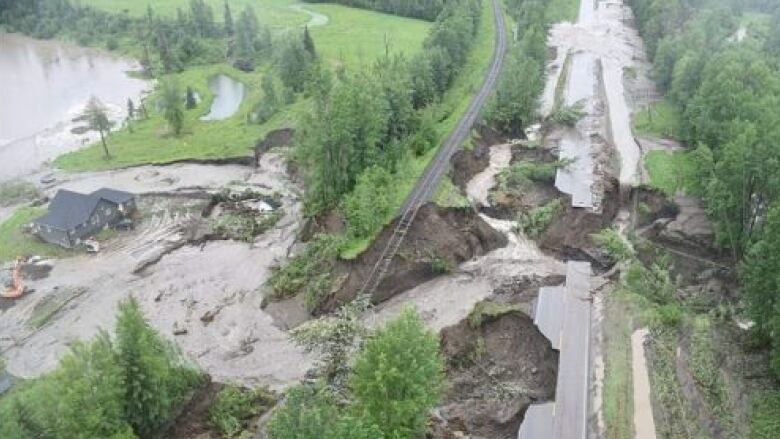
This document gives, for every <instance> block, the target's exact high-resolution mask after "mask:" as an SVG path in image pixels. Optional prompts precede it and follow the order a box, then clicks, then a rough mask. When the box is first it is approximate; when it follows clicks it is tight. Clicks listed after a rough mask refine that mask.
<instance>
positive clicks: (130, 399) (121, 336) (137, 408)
mask: <svg viewBox="0 0 780 439" xmlns="http://www.w3.org/2000/svg"><path fill="white" fill-rule="evenodd" d="M116 350H117V356H118V362H119V365H120V366H121V368H122V371H123V377H122V381H123V382H124V387H125V395H124V418H125V419H127V421H128V422H129V423H130V425H132V427H133V430H134V431H135V432H136V434H138V436H140V437H150V436H151V435H152V434H153V433H154V432H155V431H156V430H157V428H159V427H160V426H161V425H162V423H163V422H165V421H166V420H167V419H168V418H169V417H170V415H171V414H172V413H173V410H174V409H175V408H176V407H177V406H178V405H179V404H180V403H181V402H182V400H183V398H184V397H185V396H186V393H187V391H188V390H189V389H190V387H191V386H192V385H193V384H194V383H195V382H196V381H197V374H196V373H195V372H194V371H192V370H190V369H187V368H186V367H184V365H183V364H182V360H181V357H180V354H179V353H178V352H177V351H176V350H175V348H174V347H173V346H172V345H171V344H170V343H168V342H166V341H165V340H163V339H162V338H161V337H160V336H159V335H158V334H157V333H156V332H155V331H154V330H153V329H152V328H150V327H149V325H148V324H147V323H146V322H145V321H144V318H143V315H142V314H141V310H140V308H139V307H138V302H136V301H135V300H134V299H132V298H131V299H128V300H126V301H124V302H122V303H120V305H119V316H118V318H117V323H116Z"/></svg>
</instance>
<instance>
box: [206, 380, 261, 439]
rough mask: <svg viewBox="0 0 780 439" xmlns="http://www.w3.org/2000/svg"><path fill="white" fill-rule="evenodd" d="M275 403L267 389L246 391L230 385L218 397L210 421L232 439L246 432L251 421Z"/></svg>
mask: <svg viewBox="0 0 780 439" xmlns="http://www.w3.org/2000/svg"><path fill="white" fill-rule="evenodd" d="M275 403H276V397H275V396H274V394H273V393H271V392H270V391H269V390H268V389H266V388H259V389H246V388H243V387H238V386H234V385H229V386H226V387H225V388H223V389H222V390H221V391H220V392H219V394H218V395H217V397H216V400H215V401H214V405H212V406H211V410H210V412H209V420H210V421H211V424H212V425H213V426H214V428H216V429H217V431H219V432H220V434H222V436H224V437H226V438H231V437H234V436H236V435H238V434H239V433H241V432H242V431H244V430H246V429H247V427H249V421H251V420H252V419H253V418H255V417H257V416H260V415H261V414H262V413H264V412H266V411H267V410H268V409H269V408H271V407H272V406H273V405H274V404H275Z"/></svg>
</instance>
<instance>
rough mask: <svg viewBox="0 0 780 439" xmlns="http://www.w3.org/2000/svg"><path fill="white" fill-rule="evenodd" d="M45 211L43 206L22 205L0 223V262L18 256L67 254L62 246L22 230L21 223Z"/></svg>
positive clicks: (56, 255)
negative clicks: (45, 241)
mask: <svg viewBox="0 0 780 439" xmlns="http://www.w3.org/2000/svg"><path fill="white" fill-rule="evenodd" d="M45 213H46V209H43V208H33V207H22V208H20V209H18V210H17V211H16V212H14V214H13V215H11V217H10V218H8V219H7V220H5V222H3V223H2V224H0V262H8V261H12V260H14V259H16V258H17V257H18V256H32V255H40V256H46V257H62V256H66V255H68V254H69V252H68V251H67V250H65V249H64V248H61V247H58V246H56V245H51V244H47V243H44V242H42V241H40V240H39V239H38V238H36V237H33V236H30V235H27V234H25V233H23V232H22V226H23V225H25V224H27V223H29V222H31V221H32V220H34V219H35V218H37V217H39V216H41V215H43V214H45Z"/></svg>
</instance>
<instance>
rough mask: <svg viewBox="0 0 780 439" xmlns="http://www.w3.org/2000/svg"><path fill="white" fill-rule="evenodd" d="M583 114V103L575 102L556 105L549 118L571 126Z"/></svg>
mask: <svg viewBox="0 0 780 439" xmlns="http://www.w3.org/2000/svg"><path fill="white" fill-rule="evenodd" d="M583 116H585V110H584V107H583V104H582V103H581V102H577V103H576V104H574V105H561V106H559V107H557V108H556V109H555V110H554V111H553V112H552V114H551V115H550V119H552V120H553V121H554V122H555V123H557V124H559V125H564V126H567V127H573V126H574V125H576V124H577V122H579V120H580V119H582V117H583Z"/></svg>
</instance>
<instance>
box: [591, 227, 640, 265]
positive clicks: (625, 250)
mask: <svg viewBox="0 0 780 439" xmlns="http://www.w3.org/2000/svg"><path fill="white" fill-rule="evenodd" d="M591 238H592V239H593V243H594V244H596V245H597V246H599V247H600V248H601V249H602V250H604V251H605V252H607V254H608V255H609V257H610V258H611V259H612V260H613V261H614V262H620V261H627V260H629V259H631V258H632V257H633V256H634V251H633V250H632V249H631V247H630V246H629V245H628V242H626V240H625V239H623V237H622V236H621V235H620V232H618V230H617V229H616V228H614V227H613V228H608V229H604V230H602V231H600V232H598V233H595V234H593V235H591Z"/></svg>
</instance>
